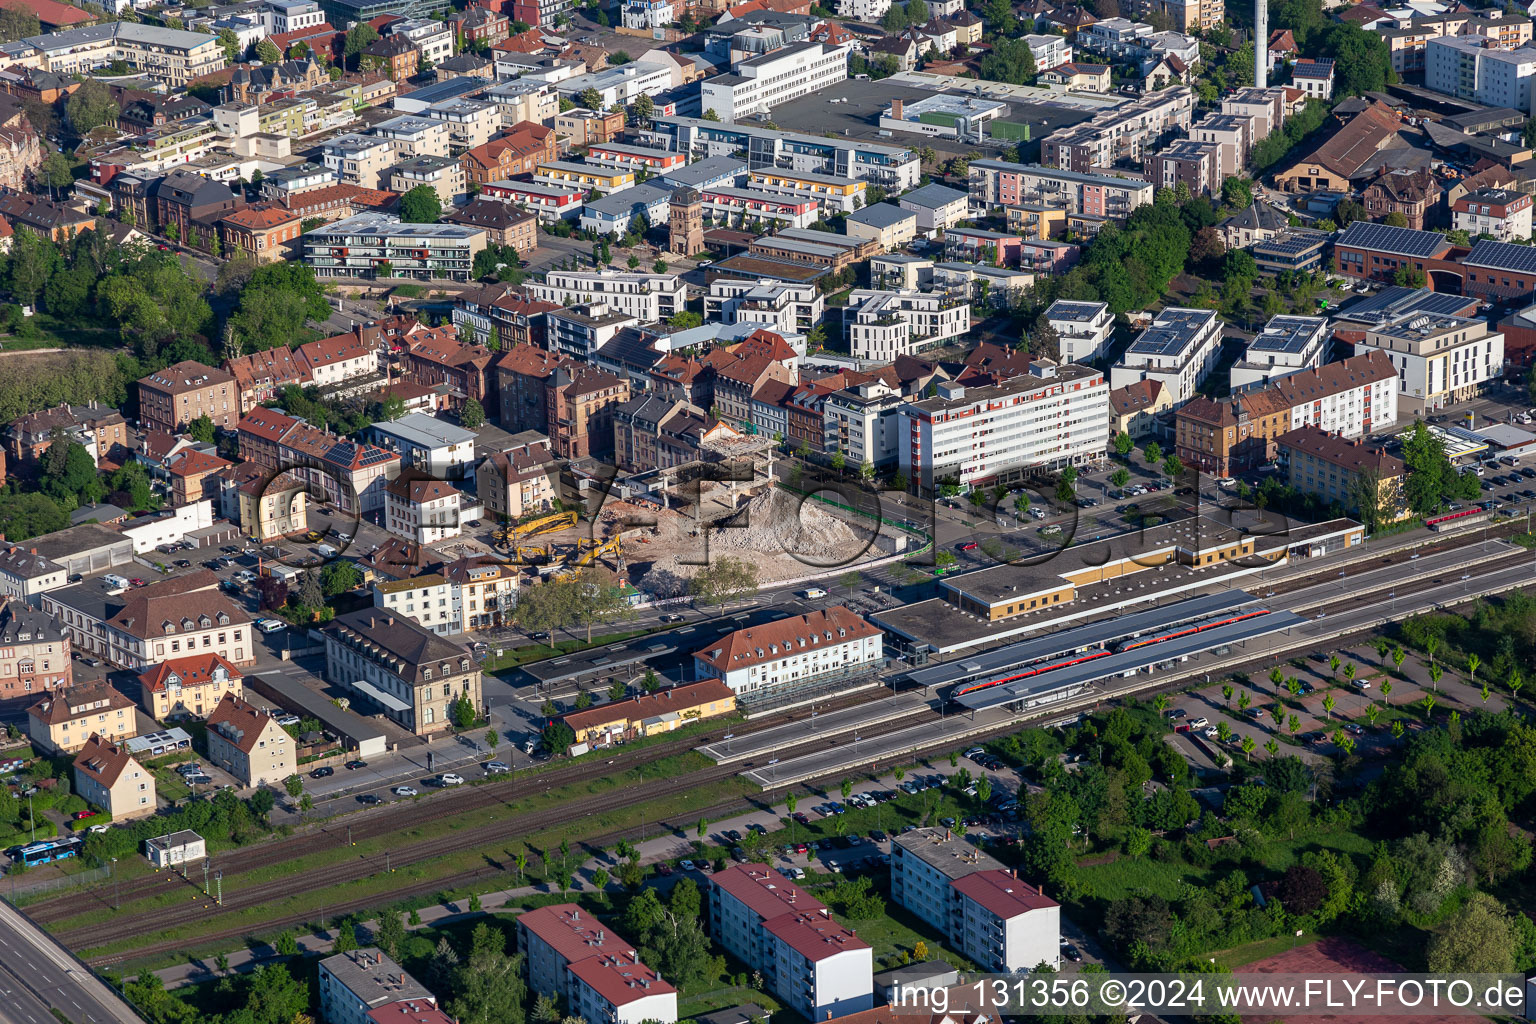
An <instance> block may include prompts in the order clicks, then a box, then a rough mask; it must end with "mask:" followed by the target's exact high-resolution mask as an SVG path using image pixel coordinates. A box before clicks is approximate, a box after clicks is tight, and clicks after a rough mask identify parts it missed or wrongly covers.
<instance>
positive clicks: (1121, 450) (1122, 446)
mask: <svg viewBox="0 0 1536 1024" xmlns="http://www.w3.org/2000/svg"><path fill="white" fill-rule="evenodd" d="M1114 446H1115V454H1116V455H1118V456H1120V457H1121V458H1122V459H1123V458H1125V457H1127V456H1128V455H1130V454H1131V450H1132V449H1133V448H1135V447H1136V442H1135V441H1133V440H1131V435H1130V434H1127V433H1126V432H1125V431H1123V430H1122V431H1120V432H1119V433H1118V434H1116V435H1115V439H1114ZM1115 486H1117V487H1124V486H1125V485H1124V484H1116V485H1115Z"/></svg>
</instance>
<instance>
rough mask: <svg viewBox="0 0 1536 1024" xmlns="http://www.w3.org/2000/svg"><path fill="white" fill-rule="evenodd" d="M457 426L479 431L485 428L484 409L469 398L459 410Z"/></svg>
mask: <svg viewBox="0 0 1536 1024" xmlns="http://www.w3.org/2000/svg"><path fill="white" fill-rule="evenodd" d="M459 424H460V426H462V427H464V429H466V430H479V429H480V428H481V427H483V426H485V407H484V406H482V405H481V404H480V403H479V402H478V401H476V400H475V399H473V398H471V399H468V400H467V401H465V403H464V408H462V409H460V410H459Z"/></svg>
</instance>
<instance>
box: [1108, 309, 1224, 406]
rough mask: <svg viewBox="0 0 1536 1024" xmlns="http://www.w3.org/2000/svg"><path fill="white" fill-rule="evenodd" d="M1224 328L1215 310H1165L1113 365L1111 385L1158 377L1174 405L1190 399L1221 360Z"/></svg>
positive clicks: (1118, 386) (1110, 376)
mask: <svg viewBox="0 0 1536 1024" xmlns="http://www.w3.org/2000/svg"><path fill="white" fill-rule="evenodd" d="M1221 327H1222V323H1221V319H1220V318H1219V317H1218V316H1217V315H1216V312H1215V311H1214V310H1210V309H1182V308H1180V307H1178V306H1170V307H1168V308H1167V309H1164V310H1163V311H1162V312H1160V313H1158V314H1157V317H1156V318H1155V319H1154V320H1153V321H1152V326H1151V327H1148V328H1147V329H1146V330H1144V331H1142V332H1141V334H1140V335H1138V336H1137V338H1136V340H1135V341H1133V342H1131V346H1130V348H1128V349H1126V350H1125V353H1124V354H1123V355H1122V356H1121V357H1120V361H1119V362H1118V363H1116V364H1115V365H1114V366H1112V367H1110V370H1109V386H1110V387H1112V388H1123V387H1125V386H1126V385H1127V384H1131V383H1134V382H1135V381H1138V380H1155V381H1158V382H1159V383H1160V384H1162V385H1163V386H1164V387H1166V388H1168V390H1169V393H1170V394H1171V395H1172V396H1173V404H1174V405H1178V404H1179V403H1180V402H1187V401H1188V400H1189V399H1191V398H1193V397H1194V396H1195V392H1196V390H1197V389H1198V388H1199V387H1200V385H1201V383H1202V382H1204V380H1205V378H1206V376H1207V375H1208V374H1209V373H1210V372H1211V371H1212V370H1213V369H1215V368H1216V364H1217V363H1218V362H1220V361H1221Z"/></svg>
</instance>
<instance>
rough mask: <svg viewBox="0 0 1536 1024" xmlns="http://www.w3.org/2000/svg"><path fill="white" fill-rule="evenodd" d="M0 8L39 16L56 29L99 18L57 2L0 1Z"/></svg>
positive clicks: (55, 0)
mask: <svg viewBox="0 0 1536 1024" xmlns="http://www.w3.org/2000/svg"><path fill="white" fill-rule="evenodd" d="M0 7H5V8H7V9H9V10H12V11H21V12H23V13H26V14H35V15H37V20H38V21H39V22H41V23H42V24H43V25H45V26H53V27H56V28H68V27H69V26H70V25H78V24H80V23H81V22H83V21H84V22H93V21H96V20H97V18H96V17H95V16H94V15H91V14H87V13H86V12H84V11H82V10H81V9H80V8H78V7H71V6H70V5H69V4H61V3H58V2H57V0H0Z"/></svg>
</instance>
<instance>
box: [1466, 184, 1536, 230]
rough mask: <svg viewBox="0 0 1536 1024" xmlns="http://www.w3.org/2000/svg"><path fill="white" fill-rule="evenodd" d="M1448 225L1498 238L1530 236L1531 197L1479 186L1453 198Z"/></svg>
mask: <svg viewBox="0 0 1536 1024" xmlns="http://www.w3.org/2000/svg"><path fill="white" fill-rule="evenodd" d="M1451 217H1452V220H1451V226H1452V227H1453V228H1456V229H1457V230H1459V231H1465V232H1466V233H1467V234H1468V235H1469V236H1470V237H1472V238H1478V237H1479V236H1481V235H1487V236H1488V237H1489V238H1492V239H1494V240H1495V241H1499V242H1514V241H1515V240H1516V239H1522V238H1530V237H1531V197H1530V196H1529V195H1528V194H1526V193H1524V192H1517V191H1515V190H1514V189H1507V188H1484V189H1478V190H1477V191H1476V192H1473V193H1471V194H1469V195H1465V196H1462V197H1461V198H1460V199H1458V200H1456V202H1455V204H1454V206H1453V207H1452V213H1451Z"/></svg>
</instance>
